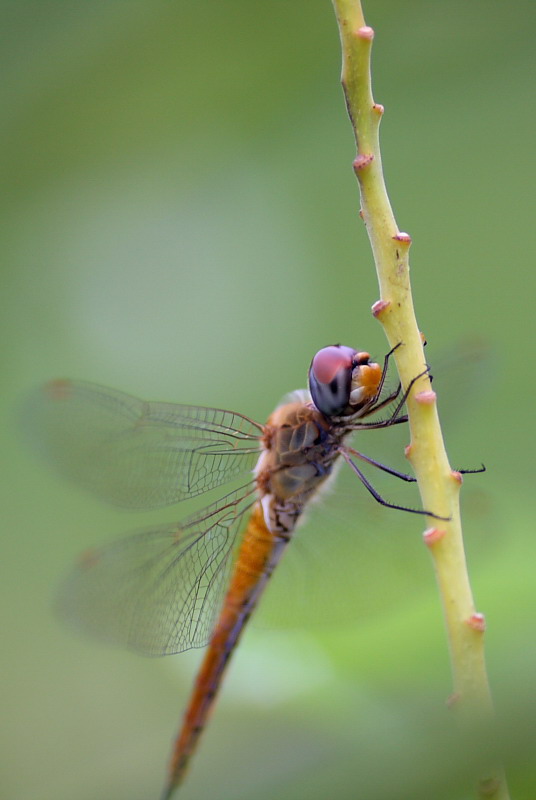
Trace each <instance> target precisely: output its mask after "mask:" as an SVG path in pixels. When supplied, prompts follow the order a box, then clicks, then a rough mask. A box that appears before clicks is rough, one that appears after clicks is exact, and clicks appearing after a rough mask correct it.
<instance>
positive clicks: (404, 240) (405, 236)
mask: <svg viewBox="0 0 536 800" xmlns="http://www.w3.org/2000/svg"><path fill="white" fill-rule="evenodd" d="M392 238H393V241H395V242H400V244H404V245H406V247H409V246H410V244H411V236H410V235H409V233H404V231H399V232H398V233H397V234H396V235H395V236H393V237H392Z"/></svg>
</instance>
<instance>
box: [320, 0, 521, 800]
mask: <svg viewBox="0 0 536 800" xmlns="http://www.w3.org/2000/svg"><path fill="white" fill-rule="evenodd" d="M333 5H334V8H335V14H336V17H337V22H338V25H339V31H340V37H341V44H342V53H343V67H342V84H343V88H344V94H345V98H346V105H347V108H348V113H349V116H350V120H351V123H352V127H353V129H354V134H355V138H356V144H357V157H356V159H355V161H354V171H355V173H356V175H357V178H358V181H359V187H360V193H361V215H362V217H363V219H364V222H365V225H366V228H367V233H368V236H369V239H370V243H371V246H372V252H373V254H374V260H375V264H376V271H377V274H378V281H379V285H380V298H381V299H380V300H379V301H378V302H377V303H375V304H374V306H373V313H374V315H375V316H376V317H377V319H379V321H380V322H381V323H382V324H383V326H384V329H385V333H386V335H387V338H388V340H389V344H390V345H391V347H393V346H394V345H396V344H398V343H399V342H401V343H402V345H403V346H402V347H399V348H397V350H396V351H395V358H396V363H397V368H398V372H399V375H400V380H401V382H402V385H403V386H407V385H408V384H409V383H410V381H411V380H412V378H414V377H415V376H416V375H418V374H419V373H421V372H423V370H424V369H425V368H426V362H425V357H424V350H423V342H422V337H421V334H420V332H419V329H418V326H417V321H416V319H415V313H414V309H413V300H412V295H411V286H410V280H409V258H408V256H409V247H410V244H411V237H410V236H408V234H406V233H402V232H400V231H399V230H398V228H397V225H396V221H395V218H394V215H393V212H392V209H391V205H390V203H389V198H388V196H387V191H386V188H385V183H384V178H383V172H382V163H381V153H380V145H379V126H380V121H381V118H382V114H383V107H382V106H380V105H378V104H376V103H375V102H374V99H373V97H372V90H371V80H370V53H371V48H372V40H373V37H374V32H373V30H372V28H370V27H368V26H366V24H365V20H364V18H363V12H362V9H361V4H360V2H359V0H333ZM435 401H436V397H435V393H434V392H433V390H432V386H431V383H430V380H429V378H428V375H423V377H422V378H420V379H419V381H418V382H417V384H416V387H415V390H414V391H412V392H411V395H410V397H409V398H408V401H407V407H408V415H409V426H410V432H411V444H410V445H409V446H408V448H407V450H406V454H407V456H408V458H409V460H410V462H411V464H412V466H413V468H414V470H415V475H416V477H417V481H418V485H419V490H420V493H421V498H422V503H423V507H424V508H429V509H431V510H432V511H433V512H434V513H435V514H438V515H440V516H443V517H448V518H449V519H448V521H445V522H443V521H441V522H440V521H439V520H434V519H432V520H431V526H430V528H429V529H428V530H427V531H426V532H425V534H424V540H425V542H426V544H427V545H428V547H429V550H430V553H431V555H432V559H433V562H434V567H435V572H436V576H437V582H438V586H439V591H440V594H441V598H442V603H443V609H444V614H445V621H446V627H447V634H448V642H449V650H450V658H451V665H452V674H453V685H454V689H453V695H452V698H453V702H452V706H453V707H454V708H455V709H456V711H457V713H458V714H459V716H460V717H461V718H462V719H463V720H464V722H465V723H466V724H467V725H469V726H473V725H475V726H476V725H477V724H480V725H482V723H484V724H486V725H487V726H488V727H489V724H490V721H491V719H492V717H493V709H492V700H491V694H490V690H489V683H488V678H487V674H486V665H485V659H484V636H483V632H484V627H485V625H484V617H483V615H481V614H477V613H476V611H475V606H474V602H473V597H472V592H471V586H470V583H469V576H468V573H467V566H466V561H465V553H464V547H463V538H462V529H461V522H460V512H459V490H460V486H461V483H462V478H461V475H460V474H459V473H456V472H453V471H452V469H451V467H450V465H449V462H448V458H447V454H446V451H445V447H444V444H443V437H442V433H441V428H440V424H439V418H438V414H437V406H436V402H435ZM454 701H455V702H454ZM478 796H479V797H480V798H486V800H508V797H509V794H508V789H507V785H506V780H505V777H504V773H503V770H502V768H501V766H500V765H499V764H497V763H495V759H494V758H492V757H489V758H488V759H486V763H485V766H484V768H483V773H482V775H481V778H480V780H479V783H478Z"/></svg>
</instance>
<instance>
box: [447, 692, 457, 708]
mask: <svg viewBox="0 0 536 800" xmlns="http://www.w3.org/2000/svg"><path fill="white" fill-rule="evenodd" d="M459 700H460V693H459V692H453V693H452V694H451V695H450V696H449V697H447V708H452V707H453V706H455V705H456V703H457V702H458V701H459Z"/></svg>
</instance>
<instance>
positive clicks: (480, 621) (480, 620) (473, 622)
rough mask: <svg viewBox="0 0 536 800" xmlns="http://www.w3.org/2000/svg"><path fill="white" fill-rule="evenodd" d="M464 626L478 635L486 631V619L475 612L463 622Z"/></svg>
mask: <svg viewBox="0 0 536 800" xmlns="http://www.w3.org/2000/svg"><path fill="white" fill-rule="evenodd" d="M465 624H466V625H469V627H470V628H472V629H473V630H474V631H478V633H484V631H485V630H486V617H485V616H484V614H480V613H479V612H478V611H475V613H474V614H471V616H470V617H469V619H466V620H465Z"/></svg>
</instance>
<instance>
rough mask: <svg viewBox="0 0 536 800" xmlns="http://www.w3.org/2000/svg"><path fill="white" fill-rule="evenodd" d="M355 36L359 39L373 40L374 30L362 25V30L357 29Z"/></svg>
mask: <svg viewBox="0 0 536 800" xmlns="http://www.w3.org/2000/svg"><path fill="white" fill-rule="evenodd" d="M357 36H358V37H359V38H360V39H370V40H372V39H374V29H373V28H371V27H370V26H369V25H363V27H362V28H359V30H358V31H357Z"/></svg>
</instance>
